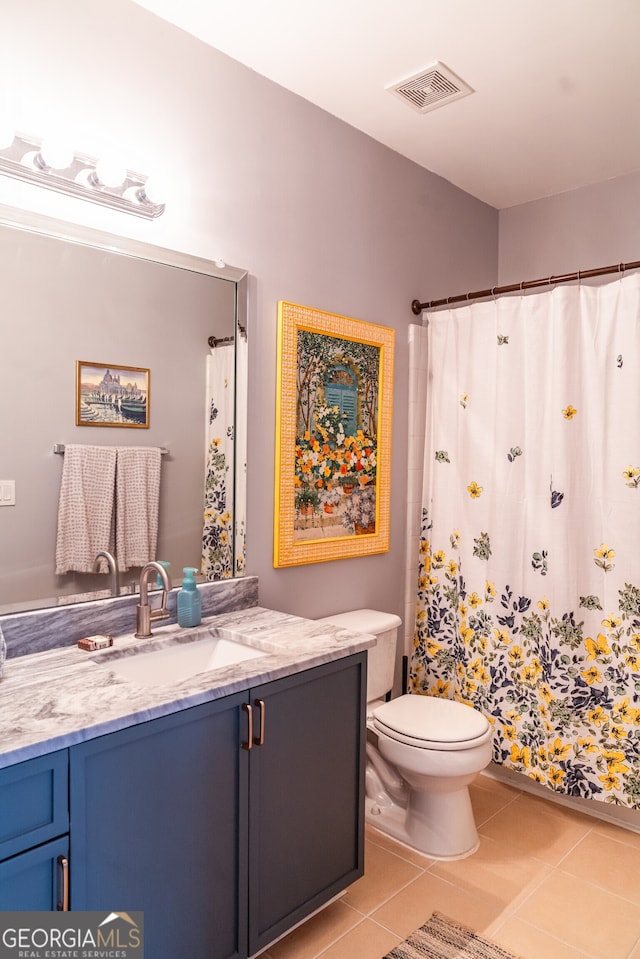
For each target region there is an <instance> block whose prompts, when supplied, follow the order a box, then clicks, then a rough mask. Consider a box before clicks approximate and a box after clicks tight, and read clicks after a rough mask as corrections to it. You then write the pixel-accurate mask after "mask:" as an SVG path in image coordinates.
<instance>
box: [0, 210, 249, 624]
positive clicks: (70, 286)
mask: <svg viewBox="0 0 640 959" xmlns="http://www.w3.org/2000/svg"><path fill="white" fill-rule="evenodd" d="M0 290H1V291H2V320H3V322H2V327H3V330H4V341H3V344H2V349H1V350H0V391H1V395H2V397H3V403H2V406H1V408H0V437H2V448H1V450H0V479H2V480H7V481H13V482H15V505H12V506H5V507H2V508H0V612H10V611H16V610H18V609H27V608H35V607H41V606H44V605H52V604H54V603H56V602H61V601H63V602H74V601H79V600H80V599H90V598H94V595H87V594H90V593H91V591H95V590H103V589H106V588H107V586H108V584H109V577H108V575H91V574H80V573H67V574H65V575H63V576H57V575H56V573H55V548H56V527H57V512H58V497H59V491H60V478H61V471H62V466H63V456H62V455H55V453H54V447H55V446H56V445H58V444H62V445H64V444H70V443H80V444H89V445H114V446H135V445H144V446H159V447H163V448H165V449H166V450H167V451H168V452H167V453H166V454H165V455H164V456H163V457H162V468H161V485H160V511H159V530H158V550H157V558H158V559H161V560H165V561H167V562H169V563H170V564H171V566H170V578H172V580H173V582H174V584H175V583H177V582H179V581H180V577H181V574H182V568H183V567H184V566H193V567H196V568H198V569H199V568H200V561H201V551H202V534H203V507H204V474H205V462H206V448H205V446H206V442H207V439H206V430H207V423H208V421H209V416H210V399H207V398H206V366H207V356H208V355H210V352H211V350H210V345H209V338H210V337H213V338H215V340H226V341H227V342H233V343H235V345H236V346H237V344H238V341H239V339H240V336H241V334H240V332H239V331H240V329H241V330H242V335H243V336H246V273H245V272H244V271H243V270H238V269H235V268H231V267H223V268H221V269H218V268H217V267H216V266H215V265H214V264H213V263H212V262H209V261H208V260H204V259H200V258H197V257H192V256H189V255H187V254H182V253H178V252H175V251H171V250H165V249H162V248H160V247H154V246H150V245H148V244H144V243H139V242H137V241H133V240H127V239H124V238H121V237H115V236H110V235H108V234H105V233H101V232H98V231H92V230H88V229H86V228H83V227H76V226H74V225H73V224H67V223H61V222H59V221H54V220H48V219H47V218H45V217H40V216H36V215H35V214H34V215H31V214H27V213H24V212H22V211H14V210H10V209H9V208H3V207H0ZM215 348H216V347H214V349H215ZM235 355H237V356H240V357H242V362H246V349H242V350H237V351H236V354H235ZM80 359H82V360H91V361H96V362H100V363H114V364H118V365H123V366H130V367H142V368H145V369H149V370H150V371H151V374H150V377H151V379H150V386H151V397H152V409H151V422H150V427H149V429H148V430H145V431H144V438H143V439H142V438H141V436H140V434H139V433H138V431H136V430H127V429H115V428H114V429H109V430H105V429H99V428H97V427H95V428H94V427H91V426H83V427H77V426H76V425H75V376H76V361H77V360H80ZM236 363H237V361H232V363H231V366H230V370H231V373H230V375H231V378H232V382H231V383H229V384H228V386H227V389H228V390H230V391H231V393H233V391H234V390H235V387H236V385H238V384H242V386H240V388H239V391H238V392H236V393H235V396H234V397H233V400H232V403H231V408H234V407H235V417H236V418H235V424H232V430H233V431H234V433H235V437H236V447H235V455H236V463H235V464H231V465H230V472H231V474H232V475H231V476H230V477H228V484H227V488H228V490H229V495H228V500H229V499H231V500H232V502H227V503H226V507H227V509H228V510H229V511H230V512H231V514H232V516H235V517H236V518H237V519H238V520H239V523H238V525H239V526H240V527H241V529H242V536H239V537H236V538H235V542H234V551H235V552H234V558H233V563H232V566H233V568H234V571H235V574H236V575H239V574H241V573H242V572H243V569H244V563H243V551H244V542H243V538H244V512H245V504H244V489H245V481H244V480H245V477H244V470H245V463H246V449H244V448H242V447H243V444H245V437H246V426H245V418H246V372H245V371H244V370H241V369H237V367H236ZM243 392H244V394H245V395H239V394H240V393H243ZM207 407H209V408H207ZM245 445H246V444H245ZM236 464H239V466H238V467H236ZM233 526H234V523H233V521H232V523H231V527H232V528H233ZM135 578H136V571H135V570H132V571H131V572H130V573H129V572H126V573H122V574H121V580H122V582H123V584H124V585H125V586H126V585H128V584H129V583H130V582H131V581H133V580H134V579H135ZM60 597H62V599H61V598H60Z"/></svg>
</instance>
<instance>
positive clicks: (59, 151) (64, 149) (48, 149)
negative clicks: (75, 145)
mask: <svg viewBox="0 0 640 959" xmlns="http://www.w3.org/2000/svg"><path fill="white" fill-rule="evenodd" d="M37 159H38V162H39V163H40V165H41V166H44V167H47V168H48V169H50V170H66V169H67V167H70V166H71V164H72V163H73V150H72V149H71V147H70V146H69V145H68V144H67V143H64V142H63V141H62V140H56V139H53V138H47V139H45V140H43V141H42V144H41V145H40V153H39V154H38V157H37Z"/></svg>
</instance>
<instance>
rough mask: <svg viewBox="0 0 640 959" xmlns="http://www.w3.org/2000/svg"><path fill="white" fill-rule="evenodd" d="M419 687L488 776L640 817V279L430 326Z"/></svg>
mask: <svg viewBox="0 0 640 959" xmlns="http://www.w3.org/2000/svg"><path fill="white" fill-rule="evenodd" d="M428 345H429V380H428V384H429V385H428V391H427V392H428V396H427V427H426V445H425V462H424V487H423V489H424V492H423V504H422V505H423V509H422V531H421V543H420V559H419V565H420V569H419V586H418V602H417V619H416V630H415V640H414V655H413V659H412V668H411V685H412V689H413V691H414V692H417V693H429V694H433V695H440V696H448V697H451V698H455V699H458V700H460V701H462V702H466V703H469V704H472V705H474V706H475V707H477V708H478V709H480V710H482V711H483V712H484V713H485V714H486V715H487V716H488V717H489V718H490V719H491V721H492V723H493V726H494V731H495V735H494V759H495V760H496V761H497V762H498V763H503V764H505V765H507V766H510V767H512V768H513V769H515V770H517V771H519V772H521V773H523V774H524V775H527V776H530V777H531V778H532V779H534V780H537V781H538V782H540V783H544V784H545V785H546V786H548V787H549V788H551V789H552V790H555V791H557V792H559V793H564V794H567V795H572V796H580V797H584V798H589V799H597V800H601V801H604V802H609V803H617V804H619V805H624V806H629V807H634V808H639V807H640V561H639V556H640V277H639V276H638V275H630V276H625V277H623V278H622V279H620V280H617V281H615V282H613V283H608V284H606V285H603V286H599V287H587V286H584V285H580V286H558V287H557V288H555V289H553V290H550V291H547V292H544V293H537V294H533V295H531V294H529V295H523V296H519V297H516V298H507V297H503V298H499V299H496V300H494V301H490V302H483V303H476V304H473V305H467V306H463V307H460V308H457V309H451V310H446V311H443V312H437V313H433V314H431V315H429V317H428Z"/></svg>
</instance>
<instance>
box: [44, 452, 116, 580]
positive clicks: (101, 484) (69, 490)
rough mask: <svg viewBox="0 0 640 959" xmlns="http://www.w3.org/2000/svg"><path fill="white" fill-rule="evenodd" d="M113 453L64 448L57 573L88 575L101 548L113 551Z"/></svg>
mask: <svg viewBox="0 0 640 959" xmlns="http://www.w3.org/2000/svg"><path fill="white" fill-rule="evenodd" d="M115 472H116V450H115V447H109V446H77V445H73V444H72V445H69V444H67V446H66V447H65V452H64V465H63V467H62V480H61V482H60V501H59V505H58V536H57V541H56V573H57V574H61V573H68V572H71V571H75V572H79V573H91V572H92V571H93V561H94V559H95V557H96V553H98V551H99V550H101V549H106V550H110V549H112V545H111V544H112V529H113V490H114V483H115Z"/></svg>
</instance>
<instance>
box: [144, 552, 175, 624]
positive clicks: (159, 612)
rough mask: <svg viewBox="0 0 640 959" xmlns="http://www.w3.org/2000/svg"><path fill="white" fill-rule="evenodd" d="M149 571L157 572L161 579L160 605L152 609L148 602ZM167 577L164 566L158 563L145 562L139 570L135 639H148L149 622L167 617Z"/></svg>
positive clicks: (168, 588)
mask: <svg viewBox="0 0 640 959" xmlns="http://www.w3.org/2000/svg"><path fill="white" fill-rule="evenodd" d="M150 573H157V574H158V575H159V577H160V579H161V580H162V600H161V602H160V606H159V607H157V608H156V609H153V608H152V607H151V605H150V604H149V597H148V588H149V586H148V582H147V580H148V578H149V574H150ZM170 589H171V587H170V586H169V577H168V576H167V571H166V569H165V568H164V566H161V565H160V563H155V562H152V563H147V564H146V566H143V567H142V570H141V572H140V602H139V603H138V605H137V606H136V632H135V637H136V639H148V638H149V636H153V633H152V632H151V622H152V620H156V619H168V618H169V610H168V609H167V596H168V595H169V590H170Z"/></svg>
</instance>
